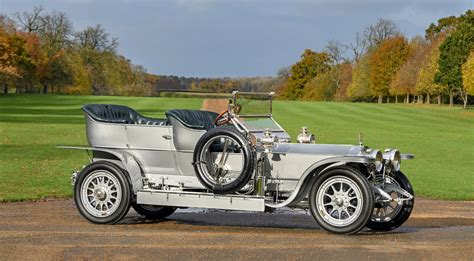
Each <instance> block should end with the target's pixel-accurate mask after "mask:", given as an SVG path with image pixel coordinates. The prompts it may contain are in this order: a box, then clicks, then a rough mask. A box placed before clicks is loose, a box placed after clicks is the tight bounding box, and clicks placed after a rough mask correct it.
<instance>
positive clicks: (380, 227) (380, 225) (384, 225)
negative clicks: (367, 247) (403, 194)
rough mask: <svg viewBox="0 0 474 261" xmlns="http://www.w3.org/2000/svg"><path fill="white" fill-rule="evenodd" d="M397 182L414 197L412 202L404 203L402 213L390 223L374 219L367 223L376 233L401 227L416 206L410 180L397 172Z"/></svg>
mask: <svg viewBox="0 0 474 261" xmlns="http://www.w3.org/2000/svg"><path fill="white" fill-rule="evenodd" d="M394 179H395V181H396V182H397V183H398V184H399V185H400V187H401V188H402V189H404V190H406V191H407V192H408V193H410V194H411V195H413V198H412V199H411V200H408V201H405V202H403V205H402V207H401V209H400V212H398V214H397V215H396V216H395V217H394V218H392V219H391V220H389V221H377V220H375V219H374V218H370V219H369V221H368V222H367V227H368V228H370V229H372V230H375V231H390V230H394V229H396V228H398V227H400V226H401V225H402V224H403V223H405V221H407V220H408V218H409V217H410V214H411V212H412V210H413V206H414V205H415V193H414V191H413V187H412V185H411V183H410V181H409V180H408V178H407V177H406V176H405V174H403V173H402V172H400V171H399V172H397V173H396V174H395V177H394Z"/></svg>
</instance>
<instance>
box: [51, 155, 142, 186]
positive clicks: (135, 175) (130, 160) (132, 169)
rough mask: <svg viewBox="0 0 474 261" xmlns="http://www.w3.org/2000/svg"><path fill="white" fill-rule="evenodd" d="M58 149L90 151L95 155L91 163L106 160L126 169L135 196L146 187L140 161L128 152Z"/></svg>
mask: <svg viewBox="0 0 474 261" xmlns="http://www.w3.org/2000/svg"><path fill="white" fill-rule="evenodd" d="M58 148H60V149H74V150H85V151H87V152H88V154H89V151H91V152H92V155H93V157H92V158H90V159H91V161H99V160H105V161H109V162H112V163H114V164H116V165H117V166H119V167H120V168H122V169H124V170H125V171H126V173H127V174H128V177H129V181H130V184H131V186H132V190H133V192H134V194H136V192H137V190H139V189H142V188H143V186H144V180H145V179H146V176H145V173H144V172H143V169H142V167H141V166H140V163H139V161H138V160H137V159H136V158H135V157H133V156H132V155H131V154H130V153H128V152H126V151H122V150H111V149H104V148H95V147H71V146H58Z"/></svg>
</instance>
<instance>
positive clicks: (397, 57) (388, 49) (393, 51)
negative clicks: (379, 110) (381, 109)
mask: <svg viewBox="0 0 474 261" xmlns="http://www.w3.org/2000/svg"><path fill="white" fill-rule="evenodd" d="M409 51H410V48H409V47H408V43H407V41H406V39H405V37H403V36H397V37H394V38H389V39H386V40H384V41H383V42H381V43H380V45H379V46H378V47H377V49H376V50H374V53H373V55H371V56H370V59H369V64H370V90H371V93H372V94H373V95H374V96H378V102H379V103H382V98H383V96H386V95H388V94H389V86H390V83H391V82H392V80H393V78H394V77H395V74H396V73H397V71H398V70H399V68H400V66H401V65H402V64H403V63H404V62H405V61H406V59H407V57H408V54H409Z"/></svg>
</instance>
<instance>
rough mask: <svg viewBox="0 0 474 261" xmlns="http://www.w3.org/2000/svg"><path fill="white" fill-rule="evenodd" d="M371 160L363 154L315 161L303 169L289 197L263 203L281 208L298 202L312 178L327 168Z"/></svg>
mask: <svg viewBox="0 0 474 261" xmlns="http://www.w3.org/2000/svg"><path fill="white" fill-rule="evenodd" d="M371 162H373V159H371V158H368V157H364V156H340V157H331V158H326V159H323V160H320V161H317V162H315V163H313V164H312V165H311V166H309V167H308V168H307V169H306V170H305V171H304V173H303V175H302V176H301V178H300V180H299V181H298V183H297V184H296V187H295V190H294V191H293V192H292V193H291V195H290V197H288V198H287V199H286V200H285V201H283V202H281V203H266V204H265V205H266V206H267V207H271V208H281V207H284V206H288V205H291V204H292V203H297V202H299V201H300V200H301V199H302V198H304V197H306V195H307V194H308V190H309V189H310V187H311V185H312V184H313V182H312V181H313V179H314V178H316V177H317V176H318V175H320V174H321V173H323V172H324V171H326V170H328V169H329V168H332V167H334V166H338V165H344V164H347V163H358V164H367V163H371Z"/></svg>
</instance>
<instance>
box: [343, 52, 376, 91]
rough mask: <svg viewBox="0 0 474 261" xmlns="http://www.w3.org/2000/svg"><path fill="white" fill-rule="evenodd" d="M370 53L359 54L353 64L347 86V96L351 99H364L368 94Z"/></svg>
mask: <svg viewBox="0 0 474 261" xmlns="http://www.w3.org/2000/svg"><path fill="white" fill-rule="evenodd" d="M371 55H372V54H371V53H370V52H369V53H367V54H365V55H364V56H361V57H360V58H359V60H358V61H357V63H356V64H355V66H354V70H353V73H352V82H351V83H350V84H349V86H347V96H348V97H349V98H350V99H351V100H365V99H367V98H368V97H369V96H371V95H370V73H371V72H370V71H371V70H370V63H369V59H370V56H371Z"/></svg>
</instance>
